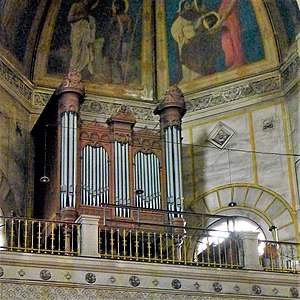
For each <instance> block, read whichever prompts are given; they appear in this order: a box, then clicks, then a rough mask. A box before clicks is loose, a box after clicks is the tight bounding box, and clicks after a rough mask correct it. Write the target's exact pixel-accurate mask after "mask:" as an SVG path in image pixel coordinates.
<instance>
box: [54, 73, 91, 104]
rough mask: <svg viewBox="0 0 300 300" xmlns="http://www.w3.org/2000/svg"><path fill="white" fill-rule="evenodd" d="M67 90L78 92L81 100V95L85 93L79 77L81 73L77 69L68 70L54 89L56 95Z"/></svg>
mask: <svg viewBox="0 0 300 300" xmlns="http://www.w3.org/2000/svg"><path fill="white" fill-rule="evenodd" d="M67 92H73V93H78V94H79V95H80V96H81V98H82V100H83V97H84V95H85V88H84V84H83V81H82V79H81V74H80V73H79V72H78V71H77V70H71V71H69V72H68V74H67V75H66V77H65V78H64V80H63V82H62V83H61V84H60V85H59V87H58V88H57V89H56V91H55V93H56V95H60V94H62V93H67Z"/></svg>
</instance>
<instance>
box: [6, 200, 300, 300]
mask: <svg viewBox="0 0 300 300" xmlns="http://www.w3.org/2000/svg"><path fill="white" fill-rule="evenodd" d="M126 208H127V209H129V216H130V217H129V218H119V219H116V218H112V219H111V218H110V216H111V215H110V213H113V212H114V211H115V210H116V209H120V207H115V206H112V205H107V206H105V207H102V209H103V214H102V216H100V217H99V216H91V215H81V216H80V217H79V218H78V220H77V221H76V222H75V223H71V222H56V221H45V220H36V219H25V218H13V217H1V220H0V225H1V227H0V246H1V248H0V249H1V250H2V251H1V252H0V271H1V272H0V285H1V286H2V289H1V290H2V291H3V293H6V292H7V294H5V295H4V294H2V295H1V296H2V298H1V299H11V295H14V293H15V291H16V289H17V290H19V291H21V290H22V291H23V292H24V293H25V292H26V293H27V292H28V289H30V288H32V284H34V286H35V292H36V293H37V294H36V296H35V297H43V293H44V292H45V290H46V289H52V288H53V286H56V289H58V290H59V291H60V292H58V290H56V292H55V293H58V294H59V296H58V298H54V299H64V298H63V296H62V295H64V293H67V294H68V293H69V292H70V291H69V290H67V289H68V288H70V287H72V288H73V291H75V290H76V291H78V292H79V290H84V291H85V293H88V295H89V293H90V294H91V295H93V296H91V297H90V298H89V297H87V299H125V298H124V297H125V296H124V295H125V294H124V293H128V294H126V297H129V296H128V295H130V297H132V298H129V299H134V297H135V296H134V295H135V294H134V293H139V295H140V294H141V293H142V294H143V293H144V294H145V295H147V296H145V297H146V299H148V298H147V297H150V296H149V295H150V294H151V295H154V294H157V295H160V296H157V297H161V295H162V294H164V295H165V296H166V295H169V296H170V297H171V295H175V294H176V295H181V296H180V297H185V296H186V295H189V296H190V297H192V296H196V295H211V294H216V293H217V294H218V295H219V297H220V298H222V296H224V297H225V295H227V296H228V294H234V295H235V297H236V296H237V295H240V296H241V298H236V299H248V298H247V297H249V299H250V298H252V297H254V296H257V297H258V298H259V299H262V298H261V297H263V299H268V298H269V297H270V299H271V298H272V297H275V296H278V297H279V296H281V298H280V299H288V298H295V297H296V295H297V292H298V293H299V291H298V284H296V283H297V281H298V280H299V274H298V273H299V271H300V268H299V254H298V253H299V252H298V251H299V247H300V245H299V244H297V243H283V242H274V241H265V240H262V241H259V240H258V239H257V233H253V232H238V231H219V230H209V229H205V228H196V227H192V226H188V225H189V221H190V220H191V219H194V218H197V219H198V220H201V222H200V223H202V224H205V222H206V220H207V218H214V219H216V220H220V219H224V220H225V221H226V222H231V221H234V217H226V216H219V215H218V216H214V215H203V214H201V215H200V214H194V213H193V214H191V213H182V214H180V215H174V214H173V212H171V211H164V210H161V211H159V215H160V217H161V218H160V219H161V220H168V219H170V218H171V219H172V220H171V222H169V224H170V223H171V225H169V224H168V222H165V223H164V222H158V221H155V222H153V221H151V217H149V216H151V213H153V212H152V211H150V210H147V209H138V208H133V207H129V208H128V207H126ZM108 212H110V213H108ZM146 216H148V221H147V220H146V219H147V218H146ZM139 220H140V221H139ZM185 220H186V221H185ZM259 245H260V246H261V248H262V246H263V247H264V252H263V254H261V255H260V253H259ZM61 284H62V286H61ZM128 288H131V290H128ZM60 289H61V290H60ZM112 289H113V290H114V289H116V291H114V293H115V294H113V295H112V294H110V293H112ZM49 291H50V290H49ZM87 291H89V292H87ZM108 291H109V292H108ZM100 292H101V293H100ZM133 292H134V293H133ZM49 293H50V294H51V293H54V291H53V290H51V292H49ZM97 293H98V294H97ZM132 293H133V294H132ZM174 293H175V294H174ZM67 294H66V295H67ZM100 294H101V296H99V295H100ZM7 295H10V296H9V297H10V298H5V297H8V296H7ZM51 295H52V294H51ZM47 297H48V296H47ZM60 297H61V298H60ZM66 297H67V296H66ZM93 297H94V298H93ZM122 297H123V298H122ZM178 297H179V296H178ZM282 297H286V298H282ZM297 297H298V296H297ZM17 299H18V298H17ZM24 299H33V298H30V296H29V297H28V298H26V297H25V298H24ZM34 299H35V298H34ZM42 299H43V298H42ZM45 299H46V298H45ZM47 299H48V298H47ZM68 299H69V298H68ZM70 299H77V298H72V297H71V298H70ZM78 299H79V298H78ZM158 299H160V298H158ZM168 299H169V298H168ZM178 299H185V298H178ZM192 299H193V298H192ZM272 299H273V298H272Z"/></svg>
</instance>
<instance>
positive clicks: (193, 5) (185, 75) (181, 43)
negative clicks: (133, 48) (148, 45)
mask: <svg viewBox="0 0 300 300" xmlns="http://www.w3.org/2000/svg"><path fill="white" fill-rule="evenodd" d="M165 3H166V26H167V43H168V60H169V76H170V84H177V83H184V82H188V81H191V80H193V79H196V78H199V77H201V76H206V75H210V74H214V73H216V72H222V71H225V70H227V69H233V68H236V67H239V66H242V65H245V64H249V63H252V62H256V61H259V60H261V59H263V58H264V50H263V45H262V41H261V35H260V31H259V28H258V24H257V21H256V18H255V15H254V11H253V8H252V5H251V1H238V0H176V1H174V0H165Z"/></svg>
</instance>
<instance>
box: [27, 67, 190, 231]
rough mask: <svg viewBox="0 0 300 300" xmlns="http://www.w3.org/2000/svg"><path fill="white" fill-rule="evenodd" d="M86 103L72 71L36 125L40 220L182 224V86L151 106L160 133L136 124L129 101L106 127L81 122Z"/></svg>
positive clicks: (126, 224)
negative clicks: (83, 107)
mask: <svg viewBox="0 0 300 300" xmlns="http://www.w3.org/2000/svg"><path fill="white" fill-rule="evenodd" d="M83 102H84V86H83V83H82V81H81V75H80V73H78V72H76V71H72V72H70V73H69V74H68V76H67V77H66V78H65V80H64V81H63V83H62V84H61V85H60V86H59V88H58V89H57V90H56V91H55V92H54V94H53V95H52V97H51V99H50V100H49V102H48V104H47V105H46V107H45V109H44V110H43V112H42V114H41V116H40V117H39V119H38V121H37V122H36V125H35V127H34V128H33V131H32V134H33V137H34V141H35V143H34V145H35V149H36V150H35V153H36V156H35V157H36V163H35V165H36V170H35V174H36V178H35V187H36V193H35V197H36V198H35V211H36V212H37V215H36V216H35V217H39V218H43V219H47V220H59V221H63V222H75V221H76V220H77V219H78V218H80V217H81V216H87V215H91V216H96V217H98V219H99V225H102V226H105V228H106V229H107V228H111V227H118V228H133V227H135V226H140V227H141V228H143V227H144V228H151V226H152V227H154V228H155V227H157V225H161V226H162V227H161V228H163V225H166V227H164V229H165V230H167V228H168V226H169V225H175V226H176V225H178V226H184V223H185V221H184V219H183V216H182V214H181V212H182V210H183V184H182V160H181V156H182V153H181V147H182V145H181V140H182V137H181V119H182V117H183V116H184V114H185V112H186V108H185V102H184V97H183V94H182V92H181V90H180V89H179V88H178V87H176V86H174V87H172V88H171V89H170V90H169V91H168V92H166V95H165V98H164V101H163V102H161V103H160V104H159V105H158V106H157V107H156V109H155V110H154V114H156V115H158V116H159V120H160V121H159V122H160V130H149V129H147V128H135V124H136V119H135V116H134V115H133V113H132V112H131V111H130V109H129V108H128V107H127V106H126V105H121V106H120V108H119V109H118V111H117V112H116V113H115V114H114V115H112V116H111V117H110V118H108V119H107V121H106V124H101V123H99V122H96V121H88V120H82V118H81V116H80V107H81V105H82V104H83ZM42 132H43V133H44V134H41V133H42ZM41 166H43V168H42V167H41ZM166 211H169V213H166ZM147 223H148V224H147ZM149 224H150V225H149ZM149 226H150V227H149ZM157 228H158V227H157Z"/></svg>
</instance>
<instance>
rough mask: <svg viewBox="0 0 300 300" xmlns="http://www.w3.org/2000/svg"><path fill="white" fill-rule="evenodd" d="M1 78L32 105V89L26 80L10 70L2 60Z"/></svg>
mask: <svg viewBox="0 0 300 300" xmlns="http://www.w3.org/2000/svg"><path fill="white" fill-rule="evenodd" d="M0 77H1V79H2V80H4V81H5V82H6V84H8V86H10V87H11V88H13V89H14V90H15V91H16V92H18V94H20V95H21V96H23V97H24V98H25V99H26V100H27V102H28V103H30V104H31V101H32V88H31V87H29V86H28V85H27V84H26V83H25V82H24V80H23V79H22V78H21V76H19V75H18V74H17V73H16V72H14V71H13V70H12V69H11V68H9V67H8V66H7V65H6V64H5V63H4V62H3V61H2V60H1V59H0Z"/></svg>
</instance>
